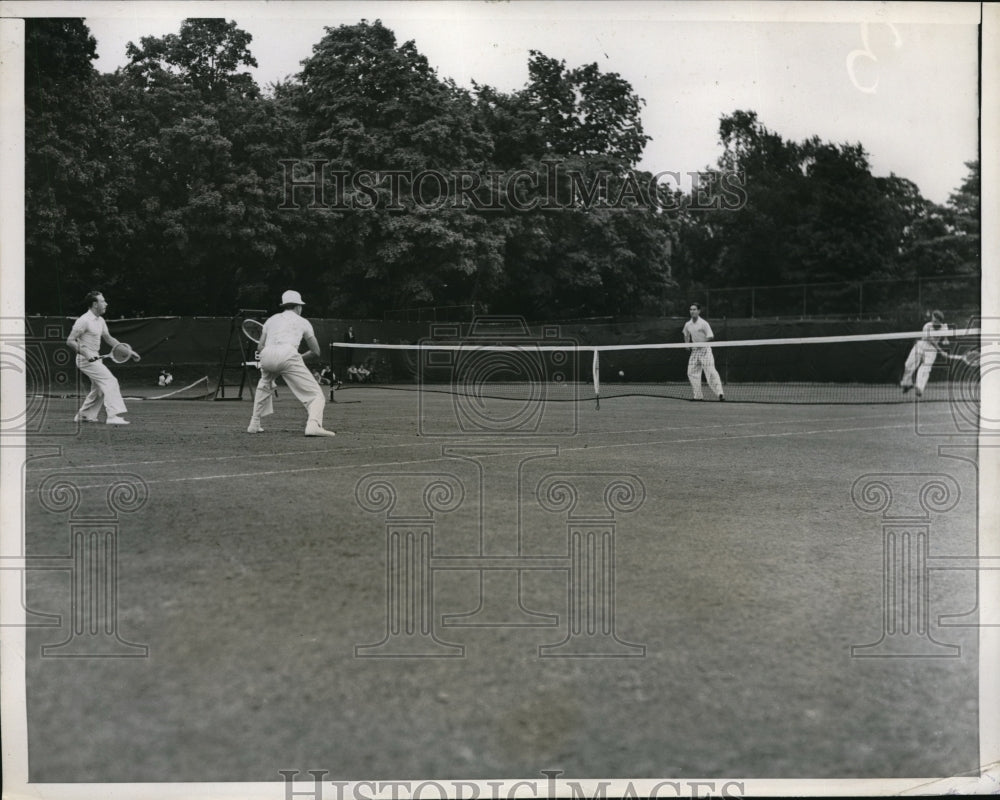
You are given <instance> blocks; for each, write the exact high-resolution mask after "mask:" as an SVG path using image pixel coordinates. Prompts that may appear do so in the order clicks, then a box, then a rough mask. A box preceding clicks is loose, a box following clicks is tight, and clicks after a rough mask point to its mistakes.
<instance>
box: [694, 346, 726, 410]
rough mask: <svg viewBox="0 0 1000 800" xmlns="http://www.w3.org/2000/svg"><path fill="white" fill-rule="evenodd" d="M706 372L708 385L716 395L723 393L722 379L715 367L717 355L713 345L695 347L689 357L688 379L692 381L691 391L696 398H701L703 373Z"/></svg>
mask: <svg viewBox="0 0 1000 800" xmlns="http://www.w3.org/2000/svg"><path fill="white" fill-rule="evenodd" d="M702 372H704V373H705V378H706V379H707V380H708V387H709V388H710V389H711V390H712V392H714V393H715V395H716V396H718V395H720V394H722V379H721V378H720V377H719V373H718V372H717V371H716V369H715V356H714V355H712V348H711V347H695V348H693V349H692V350H691V357H690V358H689V359H688V380H689V381H691V391H692V392H693V393H694V399H695V400H701V399H702V394H701V374H702Z"/></svg>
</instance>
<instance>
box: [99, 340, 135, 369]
mask: <svg viewBox="0 0 1000 800" xmlns="http://www.w3.org/2000/svg"><path fill="white" fill-rule="evenodd" d="M105 358H110V359H111V360H112V361H114V362H115V363H116V364H124V363H125V362H126V361H128V360H129V359H132V360H133V361H139V360H140V357H139V354H138V353H137V352H135V350H133V349H132V346H131V345H127V344H125V342H119V343H118V344H116V345H115V346H114V347H112V348H111V352H110V353H105V354H104V355H103V356H98V357H97V358H95V359H92V360H93V361H101V360H103V359H105Z"/></svg>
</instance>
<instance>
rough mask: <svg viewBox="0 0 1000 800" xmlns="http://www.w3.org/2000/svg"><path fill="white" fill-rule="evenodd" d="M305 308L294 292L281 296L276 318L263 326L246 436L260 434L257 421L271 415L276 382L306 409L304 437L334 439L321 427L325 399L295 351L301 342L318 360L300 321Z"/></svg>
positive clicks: (305, 326) (313, 337)
mask: <svg viewBox="0 0 1000 800" xmlns="http://www.w3.org/2000/svg"><path fill="white" fill-rule="evenodd" d="M304 305H305V303H304V301H303V300H302V296H301V295H300V294H299V293H298V292H293V291H288V292H285V293H284V294H282V295H281V308H282V311H281V313H280V314H275V315H274V316H273V317H270V318H269V319H268V320H267V322H265V323H264V329H263V331H262V332H261V336H260V344H259V345H258V348H259V353H260V381H259V382H258V383H257V392H256V394H255V395H254V400H253V414H252V416H251V417H250V425H249V427H248V428H247V433H263V431H264V429H263V428H262V427H261V425H260V420H261V417H266V416H267V415H269V414H273V413H274V386H275V381H276V380H277V379H278V378H282V379H284V381H285V383H286V384H287V386H288V388H289V389H291V391H292V394H294V395H295V396H296V397H297V398H298V399H299V401H300V402H301V403H302V404H303V405H304V406H305V407H306V414H307V415H308V418H307V420H306V431H305V433H306V436H336V435H337V434H336V433H334V432H333V431H328V430H326V429H325V428H324V427H323V409H324V408H325V407H326V398H325V397H324V396H323V390H322V389H321V388H320V385H319V382H318V381H317V380H316V378H315V377H314V376H313V374H312V372H311V371H310V370H309V367H307V366H306V365H305V362H304V361H303V357H302V354H301V353H299V347H300V346H301V345H302V342H303V341H305V343H306V346H307V347H308V348H309V353H311V354H312V355H314V356H315V357H316V358H319V357H320V349H319V342H317V341H316V334H315V333H314V332H313V326H312V324H311V323H310V322H309V321H308V320H306V319H304V318H303V317H302V307H303V306H304Z"/></svg>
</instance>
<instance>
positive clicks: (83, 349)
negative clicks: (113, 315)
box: [69, 309, 111, 361]
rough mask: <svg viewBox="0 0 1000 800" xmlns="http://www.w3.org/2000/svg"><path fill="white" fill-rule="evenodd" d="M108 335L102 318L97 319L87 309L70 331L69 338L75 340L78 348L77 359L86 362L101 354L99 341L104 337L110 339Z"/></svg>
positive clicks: (106, 324) (97, 317) (106, 325)
mask: <svg viewBox="0 0 1000 800" xmlns="http://www.w3.org/2000/svg"><path fill="white" fill-rule="evenodd" d="M110 335H111V334H110V333H108V323H107V322H105V321H104V317H99V316H97V314H95V313H94V312H93V311H91V310H90V309H87V311H86V313H84V314H83V315H82V316H81V317H79V318H78V319H77V321H76V322H74V323H73V329H72V330H71V331H70V334H69V338H70V339H76V341H77V345H78V346H79V348H80V353H79V354H78V355H77V359H82V360H84V361H87V360H88V359H89V358H91V357H93V356H96V355H98V354H99V353H100V352H101V339H103V338H104V337H105V336H109V337H110Z"/></svg>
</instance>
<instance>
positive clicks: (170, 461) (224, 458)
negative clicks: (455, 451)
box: [25, 414, 947, 473]
mask: <svg viewBox="0 0 1000 800" xmlns="http://www.w3.org/2000/svg"><path fill="white" fill-rule="evenodd" d="M946 416H947V414H946ZM896 417H897V415H895V414H893V415H891V416H890V415H884V416H871V415H865V416H853V417H850V416H849V417H819V418H818V419H806V420H802V419H779V420H767V419H765V420H755V421H750V422H720V423H718V424H713V425H668V426H665V427H657V428H633V429H629V430H624V431H618V430H609V431H582V432H578V433H576V434H573V436H574V437H576V436H602V435H608V434H614V435H616V436H625V435H628V434H635V433H657V432H660V431H681V430H683V431H686V430H691V429H695V430H711V429H715V428H737V427H748V426H752V425H785V424H788V423H795V422H803V421H805V422H842V421H848V420H880V419H886V418H896ZM907 424H911V423H907ZM234 434H235V431H234ZM240 435H242V436H249V434H240ZM365 435H376V434H365ZM378 435H383V434H378ZM384 435H386V436H398V435H399V434H398V433H391V432H389V433H386V434H384ZM543 437H544V434H538V438H543ZM425 438H428V439H437V440H438V441H440V442H441V443H442V444H447V443H448V442H449V441H453V440H455V439H457V438H458V437H453V436H449V437H431V436H428V437H425ZM567 438H570V437H567ZM725 438H734V437H725ZM495 441H496V439H495V438H494V437H487V438H482V439H477V438H468V439H463V440H462V443H463V444H473V445H475V444H484V443H491V442H495ZM426 444H428V442H426V441H423V442H399V443H398V444H373V445H370V446H356V447H352V448H348V449H343V450H285V451H283V452H279V453H267V454H266V455H267V457H268V458H290V457H293V456H302V455H310V454H313V453H326V452H335V453H337V454H340V455H344V454H350V453H361V452H365V451H368V450H395V449H399V448H402V447H423V446H424V445H426ZM640 444H645V443H644V442H643V443H640ZM596 446H599V445H595V447H596ZM573 449H588V448H573ZM589 449H594V448H593V447H591V448H589ZM247 457H248V454H247V453H236V454H233V455H227V456H195V457H186V458H164V459H155V460H147V461H115V462H109V463H104V464H74V465H72V466H70V467H67V466H66V465H61V466H42V465H39V466H36V467H27V468H26V469H25V472H28V473H40V472H57V471H59V470H64V469H79V470H83V469H106V468H109V467H149V466H159V465H164V464H178V463H183V464H192V463H196V462H205V461H208V462H221V461H233V460H235V459H243V458H247Z"/></svg>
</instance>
